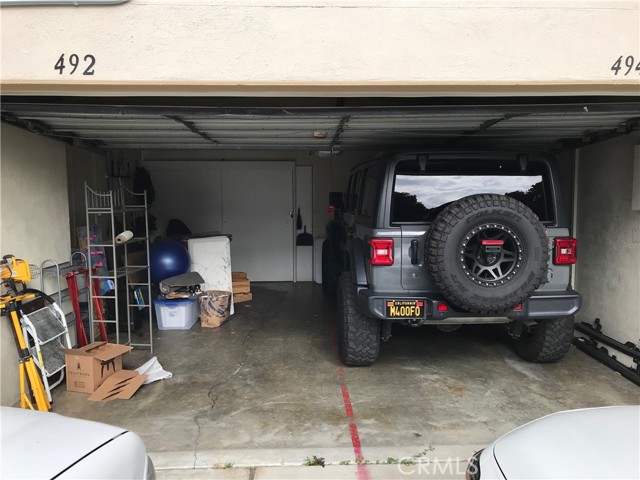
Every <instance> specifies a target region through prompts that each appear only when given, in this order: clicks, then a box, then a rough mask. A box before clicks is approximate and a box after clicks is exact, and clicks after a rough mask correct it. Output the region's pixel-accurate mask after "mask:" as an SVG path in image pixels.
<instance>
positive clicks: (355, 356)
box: [337, 272, 381, 366]
mask: <svg viewBox="0 0 640 480" xmlns="http://www.w3.org/2000/svg"><path fill="white" fill-rule="evenodd" d="M380 331H381V323H380V320H379V319H377V318H372V317H368V316H366V315H363V314H362V313H360V312H358V310H357V309H356V289H355V286H354V285H353V282H352V280H351V273H349V272H345V273H343V274H342V275H340V279H339V280H338V328H337V333H338V353H339V354H340V361H341V362H342V363H343V364H344V365H347V366H369V365H372V364H373V363H375V361H376V360H377V359H378V356H379V354H380Z"/></svg>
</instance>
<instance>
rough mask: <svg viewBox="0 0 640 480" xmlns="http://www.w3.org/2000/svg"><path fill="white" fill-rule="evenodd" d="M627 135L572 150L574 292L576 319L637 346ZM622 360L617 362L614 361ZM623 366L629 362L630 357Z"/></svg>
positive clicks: (639, 305) (638, 304)
mask: <svg viewBox="0 0 640 480" xmlns="http://www.w3.org/2000/svg"><path fill="white" fill-rule="evenodd" d="M638 144H640V134H637V133H636V134H633V135H629V136H624V137H618V138H616V139H612V140H608V141H606V142H602V143H598V144H595V145H593V146H590V147H586V148H581V149H579V150H578V152H577V165H578V166H577V181H576V185H577V195H576V200H577V202H576V210H575V215H576V227H577V228H576V237H577V238H578V263H577V265H576V288H577V290H578V291H579V292H580V293H581V294H582V298H583V306H582V310H581V311H580V312H579V313H578V315H577V320H579V321H586V322H593V320H594V319H595V318H596V317H597V318H600V319H601V320H602V325H603V327H602V330H603V333H604V334H606V335H609V336H611V337H613V338H615V339H616V340H618V341H621V342H622V343H624V342H627V341H631V342H634V343H636V344H638V343H640V320H639V318H640V317H639V315H640V313H639V312H640V211H637V210H632V209H631V198H632V190H633V178H634V176H635V177H637V176H639V175H640V171H638V170H637V169H636V170H635V171H634V146H635V145H638ZM620 360H621V361H623V359H622V358H620ZM628 360H629V364H630V365H632V364H631V362H630V359H628Z"/></svg>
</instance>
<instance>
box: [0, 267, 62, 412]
mask: <svg viewBox="0 0 640 480" xmlns="http://www.w3.org/2000/svg"><path fill="white" fill-rule="evenodd" d="M35 272H37V267H34V266H33V265H29V264H28V263H27V262H25V261H24V260H20V259H17V258H16V257H15V256H13V255H5V256H4V257H2V260H0V278H1V279H2V284H3V285H4V286H5V287H6V288H7V292H6V294H5V295H1V296H0V311H2V314H3V315H6V316H7V317H9V318H10V319H11V325H12V327H13V328H12V330H13V337H14V340H15V342H16V346H17V348H18V368H19V378H20V407H22V408H27V407H28V408H30V409H31V410H34V403H35V407H36V408H37V409H38V410H40V411H43V412H48V411H50V410H51V404H50V403H49V399H48V398H47V395H46V392H45V389H44V385H43V384H42V379H41V378H40V375H39V374H38V370H37V368H36V365H35V362H34V361H33V356H32V355H31V352H30V351H29V348H28V345H27V344H26V342H25V339H24V335H23V332H22V326H21V324H20V316H19V312H20V308H21V307H22V302H24V301H29V300H33V299H35V298H37V297H38V294H39V293H40V294H41V292H37V291H33V290H30V289H28V288H27V283H29V282H30V281H31V279H32V277H33V276H35V275H34V274H35ZM35 292H37V293H35Z"/></svg>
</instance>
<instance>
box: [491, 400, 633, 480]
mask: <svg viewBox="0 0 640 480" xmlns="http://www.w3.org/2000/svg"><path fill="white" fill-rule="evenodd" d="M493 454H494V457H495V459H496V461H497V462H498V465H499V466H500V469H501V470H502V473H503V474H504V476H505V477H506V478H507V480H513V479H525V478H526V479H531V478H537V479H551V478H554V479H556V478H563V479H585V478H589V479H596V478H602V479H632V478H633V479H636V478H640V406H638V405H633V406H624V407H604V408H591V409H585V410H572V411H568V412H560V413H555V414H553V415H549V416H546V417H543V418H540V419H538V420H535V421H533V422H531V423H528V424H526V425H523V426H522V427H520V428H517V429H516V430H514V431H512V432H510V433H507V434H506V435H505V436H504V437H502V438H500V439H499V440H498V441H496V442H495V444H494V446H493Z"/></svg>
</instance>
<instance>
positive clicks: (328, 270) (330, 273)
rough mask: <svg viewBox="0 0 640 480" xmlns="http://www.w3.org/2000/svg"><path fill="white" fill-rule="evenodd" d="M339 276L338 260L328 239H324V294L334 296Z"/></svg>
mask: <svg viewBox="0 0 640 480" xmlns="http://www.w3.org/2000/svg"><path fill="white" fill-rule="evenodd" d="M339 276H340V262H338V260H337V259H336V258H335V255H334V254H333V248H331V243H330V242H329V240H325V241H324V242H322V291H323V292H324V294H325V295H328V296H330V297H335V296H336V291H337V289H338V277H339Z"/></svg>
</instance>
